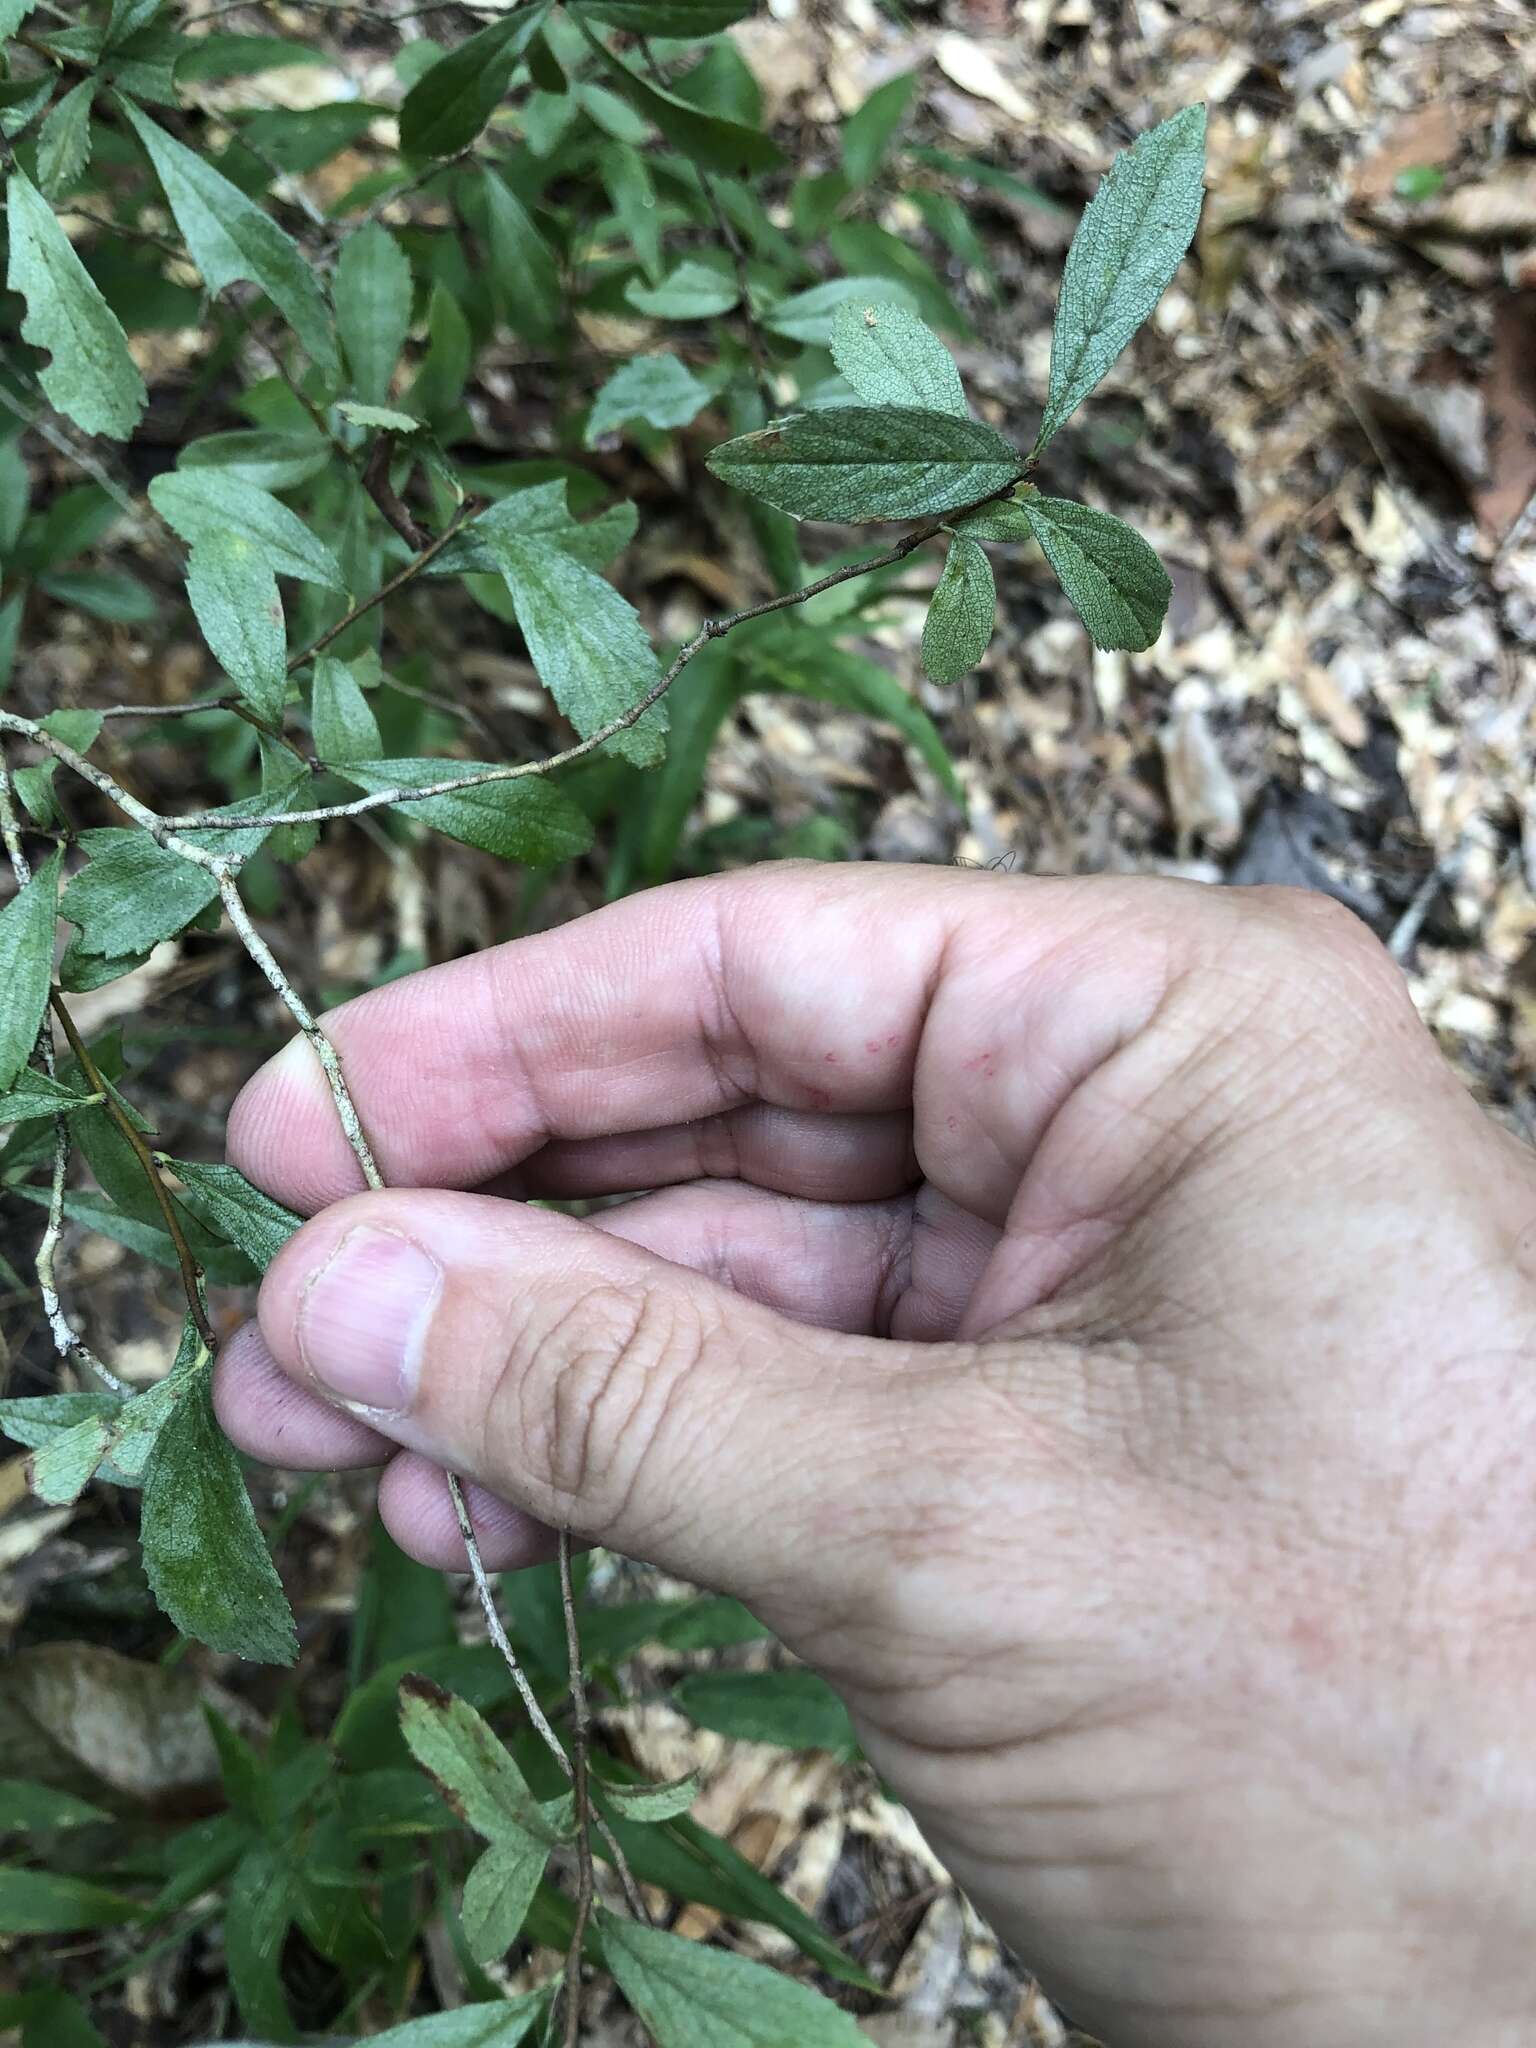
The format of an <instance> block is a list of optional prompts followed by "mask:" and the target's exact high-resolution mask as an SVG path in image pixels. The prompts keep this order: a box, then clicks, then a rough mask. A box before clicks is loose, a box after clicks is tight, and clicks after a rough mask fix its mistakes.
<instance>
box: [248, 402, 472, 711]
mask: <svg viewBox="0 0 1536 2048" xmlns="http://www.w3.org/2000/svg"><path fill="white" fill-rule="evenodd" d="M388 439H389V436H388V435H380V437H379V441H378V444H377V445H378V446H380V447H382V446H383V445H384V443H385V441H386V440H388ZM372 466H373V465H372V462H371V460H370V463H369V468H370V469H371V468H372ZM363 481H364V483H365V485H366V484H367V481H368V480H367V478H366V477H364V479H363ZM374 502H375V503H376V504H377V503H378V500H377V498H375V500H374ZM484 504H485V501H484V500H483V499H482V498H466V499H465V500H464V502H463V504H462V505H461V506H460V507H459V509H458V511H457V512H456V513H455V514H454V515H453V517H452V519H450V520H449V522H448V524H447V525H446V526H445V527H444V528H443V530H442V532H441V533H440V534H439V535H438V536H437V538H436V540H430V541H428V542H427V543H426V545H425V546H424V547H422V548H421V552H420V553H419V554H417V555H413V556H412V558H411V560H410V561H408V562H407V563H406V564H405V566H404V568H402V569H398V570H397V571H396V572H395V574H394V575H393V576H391V577H390V579H389V581H388V582H387V583H381V584H380V585H379V587H378V589H377V590H376V591H374V593H373V595H372V596H371V597H365V598H363V599H362V600H361V601H360V602H359V603H357V604H355V605H353V607H352V609H351V611H349V612H348V613H347V615H346V617H345V618H341V619H338V620H337V621H336V623H335V625H334V626H327V627H326V629H325V631H324V632H323V633H322V634H321V635H320V636H319V638H318V639H315V640H311V641H310V643H309V645H308V646H307V647H301V648H300V650H299V652H298V653H297V654H294V655H290V656H289V658H288V673H289V675H292V674H293V673H294V671H295V670H296V669H301V668H302V667H303V666H304V664H305V662H306V661H312V660H313V659H314V657H315V656H316V655H317V654H319V653H320V652H321V651H322V650H323V649H324V648H327V647H329V646H330V644H331V642H332V641H333V640H337V639H339V638H340V637H341V635H342V634H343V633H345V632H346V630H347V628H348V626H352V625H355V624H356V623H357V621H358V620H359V619H360V618H363V617H364V616H365V615H366V614H367V613H368V612H371V611H372V610H373V608H374V606H375V605H380V604H382V603H383V602H384V600H385V599H386V598H387V597H393V596H394V594H395V592H396V591H397V590H403V589H404V588H405V586H406V584H407V583H410V582H411V581H412V580H413V579H414V578H415V577H417V576H419V575H420V574H421V572H422V570H423V569H425V568H426V566H427V564H428V563H429V562H431V561H433V560H434V559H435V558H436V557H437V556H438V555H440V554H441V553H442V551H443V549H444V548H445V547H447V545H448V543H449V541H451V540H452V539H453V538H454V536H455V535H456V534H457V533H458V532H459V530H460V528H461V527H464V526H467V525H468V524H469V522H470V520H471V519H473V518H475V517H476V516H477V515H478V514H479V513H480V512H481V511H483V510H484ZM379 509H380V511H383V509H384V508H383V507H382V506H380V507H379ZM386 516H387V515H386ZM391 524H393V521H391ZM397 530H398V529H397ZM418 530H419V529H418Z"/></svg>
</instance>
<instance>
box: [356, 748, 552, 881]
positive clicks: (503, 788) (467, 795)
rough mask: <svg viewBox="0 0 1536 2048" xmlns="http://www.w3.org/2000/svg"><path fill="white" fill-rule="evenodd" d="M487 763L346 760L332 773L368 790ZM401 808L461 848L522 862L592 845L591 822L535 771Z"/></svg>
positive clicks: (426, 783) (483, 767)
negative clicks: (458, 843) (463, 846)
mask: <svg viewBox="0 0 1536 2048" xmlns="http://www.w3.org/2000/svg"><path fill="white" fill-rule="evenodd" d="M491 766H492V764H491V763H490V762H488V761H445V760H432V759H416V760H399V761H348V762H347V763H346V764H345V766H344V767H342V768H340V769H339V770H338V773H340V774H342V775H345V776H346V778H347V780H348V781H349V782H355V783H357V784H358V786H359V788H362V789H366V790H367V791H369V793H370V794H372V793H374V792H376V791H379V790H384V789H394V788H396V787H399V788H403V789H422V788H428V787H430V786H431V785H432V784H433V783H437V782H449V781H451V780H452V779H453V778H454V777H455V776H458V775H475V774H485V773H487V772H488V771H489V770H490V768H491ZM400 808H401V813H402V815H403V816H405V817H407V818H417V819H419V820H420V822H421V823H422V824H423V825H430V826H431V827H432V829H433V830H434V831H435V832H442V833H445V834H446V835H447V837H448V838H450V839H457V840H460V841H462V843H463V844H464V845H465V846H478V847H480V848H481V849H482V851H484V852H486V853H494V854H496V855H497V856H498V857H499V858H500V859H502V860H515V861H522V862H523V863H524V864H525V865H527V866H528V867H540V868H542V867H554V866H555V865H556V863H557V862H559V861H562V860H571V859H573V858H574V857H575V856H576V855H577V854H578V853H585V852H586V850H587V848H588V847H589V846H590V845H591V844H592V826H591V824H590V822H589V821H588V819H587V817H586V816H585V814H584V813H583V812H581V811H579V810H578V809H577V808H576V806H575V805H574V804H573V803H572V802H571V800H570V798H569V797H568V796H566V795H564V794H563V793H562V792H561V791H560V790H558V789H556V788H555V787H554V785H553V784H552V783H551V782H550V781H549V780H548V778H547V777H545V776H542V775H525V776H518V777H515V778H512V779H511V780H508V781H505V782H488V783H486V784H484V785H483V786H482V787H481V788H478V789H473V788H472V789H457V790H453V791H450V792H449V793H448V794H447V795H446V796H428V797H422V798H420V799H418V800H416V801H414V802H407V803H405V804H402V805H401V807H400Z"/></svg>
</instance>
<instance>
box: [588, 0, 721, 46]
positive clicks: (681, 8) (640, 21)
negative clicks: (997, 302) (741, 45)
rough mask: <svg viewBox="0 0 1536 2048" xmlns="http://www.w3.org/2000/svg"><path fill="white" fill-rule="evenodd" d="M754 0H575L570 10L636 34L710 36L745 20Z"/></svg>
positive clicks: (606, 25)
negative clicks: (733, 23)
mask: <svg viewBox="0 0 1536 2048" xmlns="http://www.w3.org/2000/svg"><path fill="white" fill-rule="evenodd" d="M756 10H757V0H576V4H575V5H574V6H573V7H572V8H571V12H572V13H573V14H576V15H582V16H585V18H586V19H587V20H588V21H600V22H602V23H603V24H604V26H605V27H607V28H622V29H625V30H627V31H628V33H629V34H630V35H635V36H688V37H690V38H692V37H695V36H713V35H718V34H719V33H720V31H721V29H723V28H729V27H730V26H731V24H732V22H736V21H745V20H746V18H747V16H748V15H749V14H753V13H755V12H756Z"/></svg>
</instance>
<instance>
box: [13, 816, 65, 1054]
mask: <svg viewBox="0 0 1536 2048" xmlns="http://www.w3.org/2000/svg"><path fill="white" fill-rule="evenodd" d="M59 861H60V856H59V855H58V854H57V853H52V854H50V855H49V856H48V859H47V860H46V861H45V862H44V863H43V865H42V866H41V867H40V868H39V869H38V870H37V872H36V873H35V874H34V875H33V877H32V879H31V881H30V882H28V883H27V885H26V887H25V888H24V889H22V890H19V891H18V893H17V894H16V895H15V896H14V897H13V898H12V899H11V901H10V902H9V903H7V904H6V906H5V908H4V910H0V989H4V991H5V1001H4V1003H0V1088H9V1087H10V1085H11V1083H12V1082H13V1081H14V1080H15V1079H16V1077H17V1075H18V1074H20V1072H21V1070H22V1068H23V1067H24V1066H25V1065H26V1064H27V1061H28V1060H29V1059H30V1058H31V1056H32V1048H33V1046H34V1045H35V1044H36V1042H37V1034H38V1031H39V1029H40V1027H41V1025H42V1021H43V1016H44V1013H45V1012H46V1011H47V1008H48V990H49V986H50V984H51V982H52V980H53V927H54V922H55V920H56V918H57V917H58V914H59V913H58V903H59Z"/></svg>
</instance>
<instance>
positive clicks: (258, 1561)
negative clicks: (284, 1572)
mask: <svg viewBox="0 0 1536 2048" xmlns="http://www.w3.org/2000/svg"><path fill="white" fill-rule="evenodd" d="M139 1530H140V1541H141V1544H142V1547H143V1552H144V1575H145V1577H146V1578H147V1579H148V1580H149V1588H150V1591H151V1592H152V1593H153V1594H154V1596H155V1599H156V1600H157V1601H158V1602H159V1604H160V1606H161V1607H162V1608H163V1609H164V1611H165V1613H166V1614H168V1615H169V1616H170V1618H171V1620H172V1621H173V1622H174V1623H175V1624H176V1626H177V1628H179V1629H180V1630H181V1632H182V1634H183V1635H188V1636H193V1637H195V1638H196V1640H197V1641H198V1642H200V1643H206V1644H207V1645H208V1647H209V1648H210V1649H212V1650H223V1651H229V1652H232V1653H233V1654H234V1655H236V1656H238V1657H248V1658H252V1659H256V1660H259V1661H262V1662H265V1663H269V1664H291V1663H292V1662H293V1660H294V1658H295V1657H296V1656H297V1654H298V1639H297V1637H296V1635H295V1633H294V1627H293V1616H292V1614H291V1612H290V1611H289V1607H288V1600H287V1596H286V1595H285V1594H284V1592H283V1584H282V1581H281V1579H279V1577H278V1576H277V1573H276V1571H275V1570H274V1569H273V1565H272V1559H271V1558H270V1556H269V1555H268V1554H267V1546H266V1543H265V1542H264V1540H263V1538H262V1533H261V1530H260V1528H259V1527H258V1525H257V1521H256V1517H255V1514H254V1513H253V1512H252V1509H251V1503H250V1499H249V1496H248V1495H247V1493H246V1490H245V1481H244V1479H243V1478H242V1477H241V1473H240V1460H239V1459H238V1458H237V1457H236V1456H235V1453H234V1450H233V1448H232V1446H231V1445H230V1442H229V1439H228V1438H227V1437H226V1436H225V1435H224V1432H223V1431H222V1430H221V1429H220V1428H219V1426H218V1424H217V1422H215V1421H214V1418H213V1407H212V1400H211V1387H210V1380H209V1375H208V1373H207V1372H206V1371H204V1372H201V1373H199V1374H198V1375H197V1378H196V1379H195V1380H194V1381H193V1382H192V1383H191V1384H190V1385H189V1386H188V1387H187V1389H186V1391H185V1392H184V1393H183V1394H182V1396H181V1398H180V1400H178V1401H177V1403H176V1405H175V1407H174V1408H173V1409H172V1410H171V1413H170V1415H169V1416H168V1417H167V1418H166V1421H165V1423H164V1426H163V1427H162V1428H161V1430H160V1433H159V1435H158V1437H157V1438H156V1439H155V1447H154V1449H153V1451H152V1452H151V1453H150V1457H149V1463H148V1465H147V1467H146V1468H145V1472H144V1501H143V1506H142V1509H141V1511H140V1517H139Z"/></svg>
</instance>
